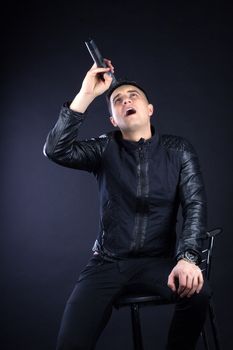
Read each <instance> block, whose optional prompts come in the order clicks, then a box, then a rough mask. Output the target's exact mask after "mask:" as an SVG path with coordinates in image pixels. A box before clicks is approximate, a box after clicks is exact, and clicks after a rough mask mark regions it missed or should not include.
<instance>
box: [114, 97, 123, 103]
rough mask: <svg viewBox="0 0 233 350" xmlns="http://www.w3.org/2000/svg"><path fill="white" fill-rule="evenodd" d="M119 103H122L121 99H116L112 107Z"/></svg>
mask: <svg viewBox="0 0 233 350" xmlns="http://www.w3.org/2000/svg"><path fill="white" fill-rule="evenodd" d="M121 101H122V98H121V97H118V98H116V99H115V101H114V105H115V104H117V103H120V102H121Z"/></svg>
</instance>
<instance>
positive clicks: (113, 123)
mask: <svg viewBox="0 0 233 350" xmlns="http://www.w3.org/2000/svg"><path fill="white" fill-rule="evenodd" d="M109 119H110V121H111V123H112V125H113V126H114V127H115V128H116V127H117V123H116V122H115V120H114V118H113V117H112V116H110V117H109Z"/></svg>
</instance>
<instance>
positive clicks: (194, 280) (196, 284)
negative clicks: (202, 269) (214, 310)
mask: <svg viewBox="0 0 233 350" xmlns="http://www.w3.org/2000/svg"><path fill="white" fill-rule="evenodd" d="M197 287H198V276H194V277H193V281H192V288H191V289H190V290H189V292H188V294H187V298H190V297H191V296H192V295H193V294H194V293H195V292H196V290H197Z"/></svg>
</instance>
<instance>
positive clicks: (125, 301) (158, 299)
mask: <svg viewBox="0 0 233 350" xmlns="http://www.w3.org/2000/svg"><path fill="white" fill-rule="evenodd" d="M134 303H137V304H143V305H144V304H146V305H148V304H154V305H164V304H173V303H174V301H172V300H169V299H166V298H164V297H162V296H160V295H157V294H146V293H144V294H135V295H134V294H122V295H120V296H119V297H118V299H117V300H116V302H115V304H114V306H115V307H116V308H117V309H119V308H120V307H122V306H127V305H130V304H134Z"/></svg>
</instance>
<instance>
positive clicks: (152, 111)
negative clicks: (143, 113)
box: [148, 103, 154, 117]
mask: <svg viewBox="0 0 233 350" xmlns="http://www.w3.org/2000/svg"><path fill="white" fill-rule="evenodd" d="M148 113H149V116H150V117H151V116H152V114H153V113H154V106H153V105H152V104H151V103H150V104H149V105H148Z"/></svg>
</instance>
